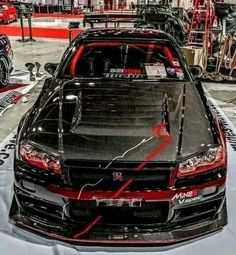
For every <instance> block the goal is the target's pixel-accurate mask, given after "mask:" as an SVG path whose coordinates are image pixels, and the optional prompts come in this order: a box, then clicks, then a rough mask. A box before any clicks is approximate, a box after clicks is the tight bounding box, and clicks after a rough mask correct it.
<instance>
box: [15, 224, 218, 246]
mask: <svg viewBox="0 0 236 255" xmlns="http://www.w3.org/2000/svg"><path fill="white" fill-rule="evenodd" d="M15 222H16V224H17V225H20V226H23V227H25V228H28V229H31V230H32V231H35V232H38V233H41V234H42V235H47V236H49V237H51V238H53V239H55V238H56V239H58V240H61V241H66V242H73V243H76V244H85V245H86V244H91V245H96V244H97V245H99V244H100V245H110V246H114V245H124V244H127V245H138V244H140V245H144V244H146V245H155V244H160V245H165V244H175V243H179V242H182V241H186V240H189V239H193V238H195V237H198V236H199V234H193V235H192V236H191V237H189V236H187V237H182V238H178V239H174V240H87V239H80V240H78V239H75V238H69V237H65V236H60V235H57V234H53V233H49V232H46V231H45V230H40V229H35V228H34V227H32V226H30V225H27V224H24V223H23V222H22V221H19V220H18V221H15ZM13 224H14V221H13ZM222 228H223V227H221V228H220V229H222ZM211 232H214V231H210V232H209V233H211ZM204 234H205V233H204Z"/></svg>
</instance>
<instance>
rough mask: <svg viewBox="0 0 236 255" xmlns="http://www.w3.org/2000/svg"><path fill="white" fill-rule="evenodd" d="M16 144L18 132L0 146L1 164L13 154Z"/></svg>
mask: <svg viewBox="0 0 236 255" xmlns="http://www.w3.org/2000/svg"><path fill="white" fill-rule="evenodd" d="M15 144H16V134H14V135H12V134H11V137H9V140H8V139H7V142H6V143H4V144H2V146H0V166H3V165H4V164H5V163H6V162H7V161H8V160H9V159H10V158H12V156H13V151H14V149H15Z"/></svg>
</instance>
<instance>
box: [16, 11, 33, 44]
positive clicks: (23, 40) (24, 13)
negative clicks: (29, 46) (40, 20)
mask: <svg viewBox="0 0 236 255" xmlns="http://www.w3.org/2000/svg"><path fill="white" fill-rule="evenodd" d="M24 16H26V17H27V20H28V27H29V38H25V33H24V19H23V17H24ZM20 26H21V39H19V40H17V41H18V42H22V43H25V42H35V41H36V40H35V39H34V38H33V33H32V13H30V12H25V10H24V11H21V12H20Z"/></svg>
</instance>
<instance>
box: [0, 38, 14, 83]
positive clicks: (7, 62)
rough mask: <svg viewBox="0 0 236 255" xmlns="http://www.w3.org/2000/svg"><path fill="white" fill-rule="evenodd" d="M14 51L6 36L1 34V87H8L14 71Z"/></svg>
mask: <svg viewBox="0 0 236 255" xmlns="http://www.w3.org/2000/svg"><path fill="white" fill-rule="evenodd" d="M12 60H13V51H12V48H11V43H10V41H9V39H8V37H7V36H6V35H3V34H0V87H5V86H7V84H8V82H9V77H10V73H11V71H12V69H13V63H12Z"/></svg>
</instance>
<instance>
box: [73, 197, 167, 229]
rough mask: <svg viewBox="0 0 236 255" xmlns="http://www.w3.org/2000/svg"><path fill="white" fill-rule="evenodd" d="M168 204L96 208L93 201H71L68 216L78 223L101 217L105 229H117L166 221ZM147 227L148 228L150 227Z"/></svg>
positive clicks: (156, 203)
mask: <svg viewBox="0 0 236 255" xmlns="http://www.w3.org/2000/svg"><path fill="white" fill-rule="evenodd" d="M168 212H169V202H166V201H162V202H144V201H143V203H142V206H141V207H125V206H121V207H103V206H96V203H95V201H83V200H80V201H76V200H75V201H71V202H70V205H69V214H70V217H71V219H72V220H74V221H78V222H80V223H85V222H88V223H89V222H90V221H91V220H92V219H94V218H96V216H99V215H102V216H103V219H102V222H101V224H102V225H103V224H104V225H103V226H104V227H105V228H106V227H108V228H109V227H111V225H112V226H113V227H114V228H117V227H118V228H119V227H120V226H121V225H133V226H136V225H137V226H141V225H150V226H151V225H152V224H163V223H165V222H166V221H167V218H168ZM150 226H149V227H150Z"/></svg>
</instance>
